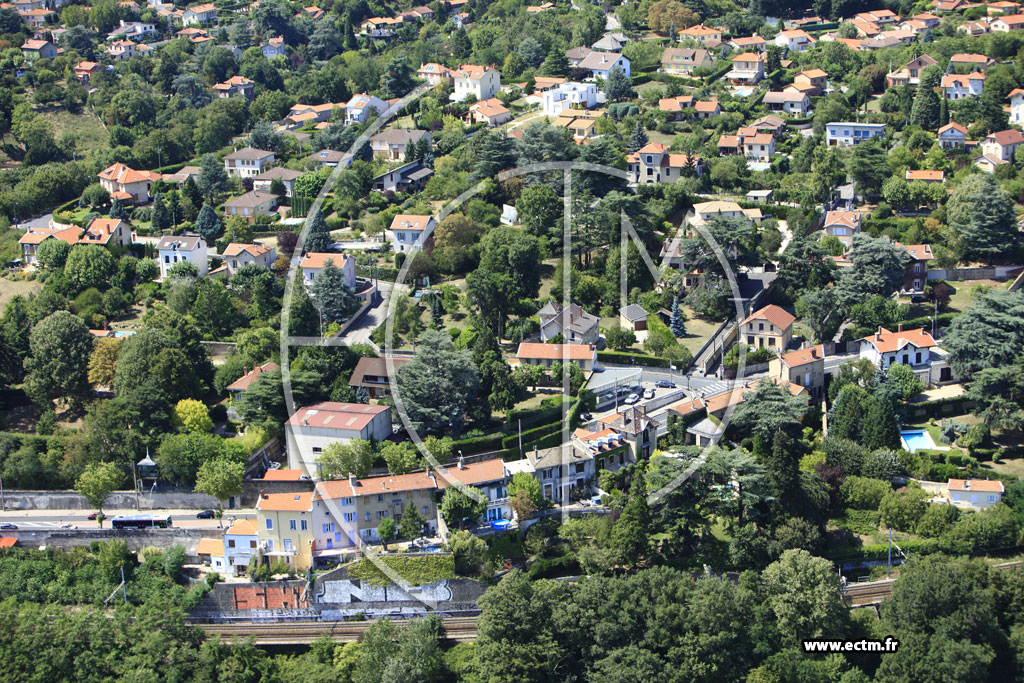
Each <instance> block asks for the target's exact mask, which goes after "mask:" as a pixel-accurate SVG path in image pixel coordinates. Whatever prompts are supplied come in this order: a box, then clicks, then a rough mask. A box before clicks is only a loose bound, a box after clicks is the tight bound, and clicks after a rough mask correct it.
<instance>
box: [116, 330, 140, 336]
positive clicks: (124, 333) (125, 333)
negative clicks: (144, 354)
mask: <svg viewBox="0 0 1024 683" xmlns="http://www.w3.org/2000/svg"><path fill="white" fill-rule="evenodd" d="M133 334H135V332H132V331H120V332H115V333H114V336H115V337H130V336H132V335H133Z"/></svg>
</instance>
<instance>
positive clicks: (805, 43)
mask: <svg viewBox="0 0 1024 683" xmlns="http://www.w3.org/2000/svg"><path fill="white" fill-rule="evenodd" d="M814 43H815V40H814V38H812V37H811V36H810V34H809V33H807V31H805V30H803V29H802V28H795V29H790V30H788V31H779V33H778V34H777V35H776V36H775V44H776V45H778V46H779V47H784V48H786V49H787V50H792V51H793V52H805V51H807V50H809V49H811V48H812V47H813V46H814Z"/></svg>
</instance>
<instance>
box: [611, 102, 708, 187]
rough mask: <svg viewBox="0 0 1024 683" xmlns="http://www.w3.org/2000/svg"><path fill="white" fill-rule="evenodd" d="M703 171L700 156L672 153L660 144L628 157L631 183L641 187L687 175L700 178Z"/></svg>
mask: <svg viewBox="0 0 1024 683" xmlns="http://www.w3.org/2000/svg"><path fill="white" fill-rule="evenodd" d="M716 104H717V103H716ZM703 170H704V168H703V164H702V163H701V159H700V157H699V156H697V155H692V156H687V155H686V154H674V153H671V152H669V151H668V146H667V145H664V144H662V143H660V142H650V143H648V144H646V145H644V146H643V147H641V148H640V149H639V150H638V151H637V152H635V153H633V154H627V155H626V173H627V174H628V177H629V181H630V182H631V183H637V184H639V185H653V184H656V183H675V182H677V181H678V180H679V179H680V178H682V177H684V176H686V175H695V176H699V175H700V174H701V173H702V172H703Z"/></svg>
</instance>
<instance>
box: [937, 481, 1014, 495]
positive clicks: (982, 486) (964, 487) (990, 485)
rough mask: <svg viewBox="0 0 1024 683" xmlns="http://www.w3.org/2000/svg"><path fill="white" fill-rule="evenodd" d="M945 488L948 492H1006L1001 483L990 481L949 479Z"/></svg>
mask: <svg viewBox="0 0 1024 683" xmlns="http://www.w3.org/2000/svg"><path fill="white" fill-rule="evenodd" d="M946 488H948V489H949V490H950V491H981V492H982V493H1002V492H1003V491H1005V490H1006V488H1005V487H1004V486H1003V482H1001V481H994V480H991V479H950V480H949V483H948V484H947V486H946Z"/></svg>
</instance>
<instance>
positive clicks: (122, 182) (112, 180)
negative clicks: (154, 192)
mask: <svg viewBox="0 0 1024 683" xmlns="http://www.w3.org/2000/svg"><path fill="white" fill-rule="evenodd" d="M97 175H98V177H99V179H100V185H102V186H103V189H104V190H106V191H107V192H109V193H110V197H111V198H112V199H120V200H121V201H123V202H129V203H133V204H145V203H147V202H148V201H149V199H150V196H149V190H150V188H152V187H153V183H155V182H156V181H158V180H160V177H161V176H160V174H159V173H154V172H153V171H136V170H135V169H134V168H131V167H129V166H125V165H124V164H121V163H117V164H111V165H110V166H107V167H106V168H105V169H103V170H102V171H100V172H99V173H98V174H97Z"/></svg>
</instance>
